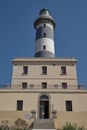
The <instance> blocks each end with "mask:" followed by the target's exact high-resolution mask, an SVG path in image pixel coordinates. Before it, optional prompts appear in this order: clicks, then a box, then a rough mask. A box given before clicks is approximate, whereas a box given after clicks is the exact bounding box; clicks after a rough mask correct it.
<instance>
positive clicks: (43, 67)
mask: <svg viewBox="0 0 87 130" xmlns="http://www.w3.org/2000/svg"><path fill="white" fill-rule="evenodd" d="M42 74H43V75H47V66H42Z"/></svg>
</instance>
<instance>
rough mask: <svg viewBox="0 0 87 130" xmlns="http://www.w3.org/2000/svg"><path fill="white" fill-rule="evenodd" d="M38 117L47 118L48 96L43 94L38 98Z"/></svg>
mask: <svg viewBox="0 0 87 130" xmlns="http://www.w3.org/2000/svg"><path fill="white" fill-rule="evenodd" d="M39 118H40V119H48V118H49V97H48V96H47V95H45V94H43V95H41V96H40V99H39Z"/></svg>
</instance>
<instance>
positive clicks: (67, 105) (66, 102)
mask: <svg viewBox="0 0 87 130" xmlns="http://www.w3.org/2000/svg"><path fill="white" fill-rule="evenodd" d="M65 104H66V111H73V109H72V101H71V100H66V101H65Z"/></svg>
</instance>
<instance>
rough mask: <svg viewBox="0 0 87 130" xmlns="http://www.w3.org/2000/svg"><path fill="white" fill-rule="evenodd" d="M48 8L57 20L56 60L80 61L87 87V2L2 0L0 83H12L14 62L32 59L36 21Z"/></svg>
mask: <svg viewBox="0 0 87 130" xmlns="http://www.w3.org/2000/svg"><path fill="white" fill-rule="evenodd" d="M42 8H48V9H49V10H50V11H51V14H52V16H53V17H54V19H55V21H56V25H57V26H56V30H55V48H56V57H74V58H76V59H78V63H77V76H78V84H85V85H87V58H86V57H87V0H0V84H10V83H11V76H12V63H11V60H12V59H14V58H17V57H33V56H34V49H35V30H34V28H33V23H34V20H35V19H36V18H37V16H38V13H39V10H40V9H42Z"/></svg>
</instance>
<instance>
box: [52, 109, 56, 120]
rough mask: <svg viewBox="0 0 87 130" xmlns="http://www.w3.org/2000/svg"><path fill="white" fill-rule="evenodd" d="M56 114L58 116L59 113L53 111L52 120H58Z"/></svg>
mask: <svg viewBox="0 0 87 130" xmlns="http://www.w3.org/2000/svg"><path fill="white" fill-rule="evenodd" d="M56 114H57V111H56V110H52V119H54V118H57V116H56Z"/></svg>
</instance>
